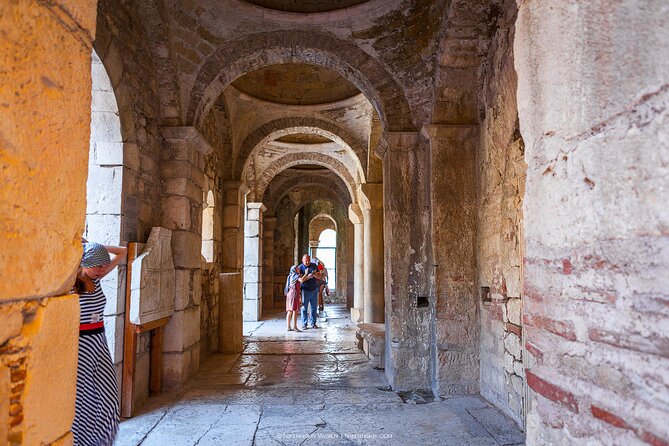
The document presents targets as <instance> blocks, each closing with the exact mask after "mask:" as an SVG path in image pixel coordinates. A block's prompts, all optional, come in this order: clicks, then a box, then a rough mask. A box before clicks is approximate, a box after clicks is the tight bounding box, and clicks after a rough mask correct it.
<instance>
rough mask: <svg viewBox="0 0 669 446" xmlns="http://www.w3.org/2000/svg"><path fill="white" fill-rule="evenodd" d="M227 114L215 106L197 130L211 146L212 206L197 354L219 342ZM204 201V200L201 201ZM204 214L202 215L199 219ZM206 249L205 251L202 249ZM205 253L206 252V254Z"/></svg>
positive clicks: (207, 187) (207, 189) (208, 183)
mask: <svg viewBox="0 0 669 446" xmlns="http://www.w3.org/2000/svg"><path fill="white" fill-rule="evenodd" d="M226 128H227V116H226V114H225V112H224V111H222V110H221V109H220V108H218V107H215V108H213V109H212V110H211V111H210V112H209V115H208V116H207V119H205V120H204V122H203V125H202V128H201V129H200V131H201V133H202V137H203V138H204V139H205V140H206V141H207V142H208V143H209V144H210V145H211V147H212V149H213V150H212V152H211V153H210V154H209V155H207V156H206V157H205V159H204V161H205V164H204V175H205V180H204V194H205V195H203V200H206V199H207V197H206V194H208V193H211V199H212V202H213V208H211V209H210V212H211V214H210V218H211V221H209V222H207V223H208V224H209V223H210V225H209V226H208V227H205V226H204V223H205V222H204V221H202V223H201V225H202V243H203V248H202V256H201V259H202V278H201V280H200V283H201V284H202V301H201V307H202V308H201V314H200V315H201V320H200V356H201V357H204V356H205V355H207V354H209V353H212V352H215V351H218V342H219V332H218V327H219V294H220V280H219V276H218V275H219V274H220V273H221V271H222V264H223V253H222V249H223V226H224V222H223V209H224V207H225V201H224V200H225V197H224V191H223V178H224V177H225V171H224V169H225V162H224V159H226V158H227V157H228V152H229V150H230V139H229V136H228V134H227V132H225V129H226ZM203 204H204V201H203ZM203 217H204V214H202V216H201V219H202V218H203ZM205 251H206V252H205ZM205 254H206V255H205Z"/></svg>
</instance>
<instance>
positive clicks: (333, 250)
mask: <svg viewBox="0 0 669 446" xmlns="http://www.w3.org/2000/svg"><path fill="white" fill-rule="evenodd" d="M336 258H337V232H336V231H334V230H332V229H326V230H324V231H323V232H321V235H320V236H319V237H318V259H319V260H320V261H321V262H323V263H324V264H325V267H326V268H327V270H328V288H330V289H331V290H332V289H334V288H335V284H336V283H337V262H336Z"/></svg>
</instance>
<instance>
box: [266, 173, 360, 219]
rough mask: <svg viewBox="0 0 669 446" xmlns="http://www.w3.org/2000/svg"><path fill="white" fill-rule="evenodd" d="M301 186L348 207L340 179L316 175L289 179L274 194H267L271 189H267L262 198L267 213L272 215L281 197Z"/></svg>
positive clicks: (348, 200)
mask: <svg viewBox="0 0 669 446" xmlns="http://www.w3.org/2000/svg"><path fill="white" fill-rule="evenodd" d="M270 186H273V185H270ZM303 186H308V187H310V188H313V189H317V190H319V191H322V193H323V195H324V196H327V197H328V198H332V200H333V201H337V202H338V203H340V204H341V205H342V206H348V204H349V203H350V197H349V196H348V190H347V189H346V185H345V184H344V182H343V181H342V180H341V178H339V177H334V178H328V177H319V176H316V175H311V176H307V177H302V176H300V177H295V178H291V179H290V180H288V181H285V182H283V183H281V184H279V185H278V186H277V188H276V192H271V193H268V192H269V191H270V190H271V189H272V187H269V188H268V189H267V190H266V191H265V196H264V197H263V203H266V205H267V208H268V211H269V213H270V214H274V213H275V211H276V207H277V206H278V204H279V203H280V202H281V200H282V199H283V197H285V196H286V195H288V194H289V193H290V192H291V191H293V190H295V189H296V188H298V187H303Z"/></svg>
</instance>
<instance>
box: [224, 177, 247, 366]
mask: <svg viewBox="0 0 669 446" xmlns="http://www.w3.org/2000/svg"><path fill="white" fill-rule="evenodd" d="M246 192H247V191H246V190H245V188H244V187H243V186H242V185H241V183H240V182H237V181H226V182H224V183H223V231H222V233H223V236H222V239H223V249H222V253H223V256H222V259H221V262H222V265H221V266H222V271H223V273H222V274H221V275H220V283H221V286H220V297H219V304H218V311H219V318H218V319H219V326H218V330H219V334H218V345H219V351H220V352H221V353H236V352H238V351H240V350H241V348H242V339H243V322H242V297H243V289H244V288H243V281H242V278H241V276H242V252H243V248H244V238H243V234H242V230H241V225H242V221H243V218H244V216H243V214H244V213H243V212H242V211H243V209H242V204H241V203H242V202H243V199H242V197H243V196H244V194H245V193H246Z"/></svg>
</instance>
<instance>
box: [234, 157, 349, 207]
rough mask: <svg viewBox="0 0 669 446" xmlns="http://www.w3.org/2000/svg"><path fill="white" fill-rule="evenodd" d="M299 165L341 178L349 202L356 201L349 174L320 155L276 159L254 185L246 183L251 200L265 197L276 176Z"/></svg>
mask: <svg viewBox="0 0 669 446" xmlns="http://www.w3.org/2000/svg"><path fill="white" fill-rule="evenodd" d="M300 164H315V165H317V166H322V167H326V168H328V169H330V170H331V171H332V172H334V173H335V175H337V176H338V177H339V178H341V180H342V181H343V183H344V184H345V185H346V189H347V190H348V193H349V196H350V197H351V201H353V202H355V201H356V199H357V191H356V186H355V185H356V182H355V179H354V178H353V176H352V175H351V173H350V172H349V171H348V169H347V168H346V166H344V164H342V163H341V162H340V161H338V160H336V159H334V158H332V157H331V156H327V155H324V154H322V153H289V154H287V155H283V156H281V157H279V158H277V159H276V160H275V161H274V162H273V163H272V164H271V165H270V166H269V167H267V169H265V171H264V172H263V175H262V177H261V178H260V179H259V180H257V181H254V182H253V183H254V184H250V183H251V181H247V186H249V187H250V188H251V191H252V192H251V197H252V199H253V200H258V199H260V198H262V197H263V196H264V195H265V191H266V190H267V187H268V186H269V184H270V182H271V181H272V179H274V177H275V176H276V175H278V174H279V173H281V172H283V171H284V170H286V169H290V168H291V167H294V166H298V165H300Z"/></svg>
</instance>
